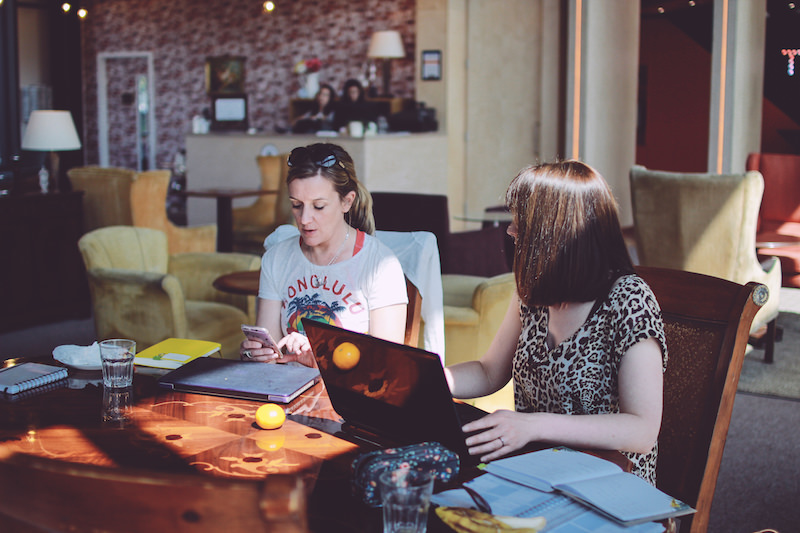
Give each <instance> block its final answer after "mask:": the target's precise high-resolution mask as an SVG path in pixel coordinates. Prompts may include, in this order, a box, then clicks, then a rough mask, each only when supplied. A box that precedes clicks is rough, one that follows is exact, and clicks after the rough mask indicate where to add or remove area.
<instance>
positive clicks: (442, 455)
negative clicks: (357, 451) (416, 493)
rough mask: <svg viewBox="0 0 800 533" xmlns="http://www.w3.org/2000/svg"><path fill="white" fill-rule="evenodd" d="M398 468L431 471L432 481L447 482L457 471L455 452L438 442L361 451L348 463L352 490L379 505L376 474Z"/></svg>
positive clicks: (369, 501)
mask: <svg viewBox="0 0 800 533" xmlns="http://www.w3.org/2000/svg"><path fill="white" fill-rule="evenodd" d="M399 468H413V469H414V470H429V471H433V472H435V473H436V478H435V483H448V482H449V481H451V480H452V479H453V478H455V477H456V476H457V475H458V470H459V462H458V455H456V454H455V453H454V452H452V451H450V450H449V449H447V448H445V447H444V446H442V445H441V444H439V443H438V442H423V443H420V444H410V445H408V446H402V447H400V448H386V449H384V450H376V451H373V452H367V453H364V454H361V455H359V456H358V457H356V459H355V460H354V461H353V465H352V475H353V477H352V481H351V483H352V488H353V494H355V495H356V496H358V497H360V498H361V499H362V500H363V502H364V503H366V504H367V505H369V506H371V507H378V506H380V505H381V499H380V494H379V490H378V476H380V475H381V473H383V472H384V471H386V470H397V469H399ZM434 490H435V489H434Z"/></svg>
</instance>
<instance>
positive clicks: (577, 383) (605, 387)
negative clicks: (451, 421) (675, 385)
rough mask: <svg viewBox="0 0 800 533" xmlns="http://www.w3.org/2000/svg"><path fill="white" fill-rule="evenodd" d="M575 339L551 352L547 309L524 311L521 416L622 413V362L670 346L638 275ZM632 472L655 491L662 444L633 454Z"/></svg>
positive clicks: (616, 290)
mask: <svg viewBox="0 0 800 533" xmlns="http://www.w3.org/2000/svg"><path fill="white" fill-rule="evenodd" d="M595 307H596V309H594V311H593V312H592V313H591V314H590V315H589V317H588V318H587V319H586V322H585V323H584V324H583V325H582V326H581V327H580V328H579V329H578V330H577V331H576V332H575V333H574V334H573V335H572V336H571V337H569V338H567V339H565V340H564V341H563V342H562V343H561V344H559V345H558V346H556V347H555V348H554V349H552V350H550V349H549V348H548V347H547V344H546V342H545V341H546V338H547V321H548V317H549V314H548V312H547V308H546V307H528V306H526V305H524V304H521V305H520V319H521V321H522V334H521V335H520V338H519V342H518V343H517V350H516V353H515V355H514V363H513V364H514V366H513V377H514V397H515V403H516V410H517V411H519V412H548V413H562V414H575V415H581V414H605V413H618V412H619V390H618V384H617V374H618V371H619V364H620V360H621V359H622V356H623V355H624V354H625V352H627V351H628V349H629V348H630V347H631V346H633V345H634V344H636V343H637V342H639V341H642V340H645V339H648V338H650V337H652V338H654V339H656V340H657V341H658V343H659V345H660V346H661V353H662V360H663V361H662V368H663V369H666V365H667V345H666V339H665V337H664V324H663V322H662V321H661V308H660V307H659V306H658V302H656V299H655V296H654V295H653V292H652V291H651V290H650V287H648V286H647V284H646V283H645V282H644V280H642V279H641V278H639V277H638V276H636V275H627V276H623V277H621V278H619V279H618V280H617V282H616V283H615V284H614V286H613V287H612V288H611V291H610V292H609V295H608V297H607V298H606V299H605V301H603V302H602V303H601V304H600V305H599V307H598V306H595ZM625 455H626V456H627V457H628V458H629V459H630V460H631V462H632V463H633V470H632V472H633V473H634V474H636V475H638V476H640V477H642V478H643V479H645V480H647V481H649V482H650V483H652V484H653V485H655V480H656V458H657V456H658V444H656V445H655V446H653V449H652V450H650V452H648V453H645V454H637V453H627V452H625Z"/></svg>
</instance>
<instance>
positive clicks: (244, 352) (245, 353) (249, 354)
mask: <svg viewBox="0 0 800 533" xmlns="http://www.w3.org/2000/svg"><path fill="white" fill-rule="evenodd" d="M242 355H243V356H245V357H247V358H248V359H252V358H253V354H251V353H250V350H245V351H243V352H242Z"/></svg>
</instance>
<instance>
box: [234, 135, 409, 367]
mask: <svg viewBox="0 0 800 533" xmlns="http://www.w3.org/2000/svg"><path fill="white" fill-rule="evenodd" d="M287 164H288V165H289V173H288V176H287V179H286V181H287V183H288V189H289V199H290V201H291V205H292V213H293V215H294V219H295V223H296V225H297V228H298V229H299V231H300V236H299V237H294V238H290V239H287V240H284V241H282V242H279V243H277V244H276V245H275V246H272V247H270V248H269V249H268V250H267V251H266V252H265V253H264V255H263V257H262V259H261V280H260V284H259V292H258V300H257V321H256V325H258V326H263V327H266V328H267V329H268V330H269V331H270V332H271V333H272V334H273V336H275V337H276V338H278V336H277V335H276V333H277V332H280V333H281V334H280V337H281V338H280V340H279V341H278V343H277V344H278V347H279V348H281V349H282V350H283V351H284V352H285V353H276V352H275V351H273V350H272V349H271V348H269V347H267V346H264V345H262V344H261V343H260V342H258V341H253V340H245V341H243V342H242V344H241V348H240V354H241V358H242V359H244V360H250V361H275V360H277V361H281V362H284V361H295V360H297V361H300V362H301V363H303V364H306V365H308V366H313V365H314V357H313V354H312V353H311V348H310V346H309V343H308V339H306V337H305V334H304V333H303V326H302V322H301V319H302V318H313V319H315V320H320V321H323V322H327V323H330V324H333V325H336V326H339V327H343V328H345V329H349V330H352V331H357V332H360V333H369V334H370V335H373V336H375V337H381V338H384V339H387V340H390V341H394V342H403V337H404V334H405V320H406V304H407V302H408V297H407V294H406V284H405V277H404V275H403V270H402V268H401V266H400V262H399V261H398V260H397V258H396V257H395V256H394V254H393V253H392V252H391V250H389V248H388V247H386V246H385V245H384V244H383V243H381V242H380V241H379V240H378V239H377V238H375V237H373V236H372V233H373V232H374V231H375V220H374V218H373V216H372V197H371V196H370V194H369V191H367V189H366V188H365V187H364V186H363V185H362V184H361V182H359V181H358V178H357V177H356V171H355V166H354V164H353V160H352V158H351V157H350V155H349V154H348V153H347V152H346V151H345V150H344V149H342V147H340V146H338V145H335V144H329V143H318V144H312V145H309V146H304V147H299V148H295V149H294V150H292V152H291V154H290V155H289V159H288V161H287Z"/></svg>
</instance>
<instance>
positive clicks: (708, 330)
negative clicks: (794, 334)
mask: <svg viewBox="0 0 800 533" xmlns="http://www.w3.org/2000/svg"><path fill="white" fill-rule="evenodd" d="M637 272H638V273H639V275H640V276H641V277H642V278H643V279H644V280H645V281H646V282H647V283H648V285H650V287H651V288H652V289H653V292H654V293H655V296H656V299H657V300H658V303H659V305H660V306H661V311H662V315H663V318H664V329H665V332H666V337H667V350H668V353H669V359H668V362H667V370H666V373H665V374H664V414H663V418H662V422H661V433H660V435H659V437H658V465H657V470H656V474H657V477H656V481H657V486H658V488H660V489H661V490H663V491H664V492H666V493H667V494H669V495H670V496H673V497H675V498H678V499H679V500H682V501H684V502H686V503H688V504H689V505H691V506H692V507H694V508H695V509H697V513H695V514H694V515H693V516H692V517H689V518H681V528H680V531H681V532H682V533H687V532H691V533H702V532H704V531H706V529H707V527H708V517H709V512H710V510H711V501H712V499H713V497H714V489H715V487H716V483H717V475H718V473H719V466H720V462H721V460H722V452H723V450H724V448H725V439H726V437H727V434H728V427H729V425H730V420H731V411H732V410H733V400H734V396H735V394H736V386H737V384H738V382H739V375H740V374H741V369H742V361H743V360H744V352H745V347H746V345H747V339H748V333H749V330H750V323H751V322H752V320H753V317H754V316H755V314H756V312H757V311H758V309H759V308H760V307H761V306H762V305H763V304H764V302H765V301H766V298H767V293H768V291H767V288H766V287H765V286H764V285H761V284H758V283H755V282H749V283H747V284H746V285H739V284H737V283H733V282H731V281H727V280H723V279H720V278H714V277H711V276H706V275H703V274H696V273H692V272H685V271H679V270H668V269H660V268H651V267H637Z"/></svg>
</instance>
